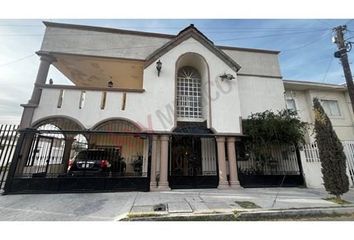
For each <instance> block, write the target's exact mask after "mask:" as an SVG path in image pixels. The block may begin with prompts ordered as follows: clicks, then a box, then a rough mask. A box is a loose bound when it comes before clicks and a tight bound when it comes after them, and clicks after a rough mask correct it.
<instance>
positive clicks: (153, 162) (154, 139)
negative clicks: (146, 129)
mask: <svg viewBox="0 0 354 240" xmlns="http://www.w3.org/2000/svg"><path fill="white" fill-rule="evenodd" d="M156 158H157V136H156V135H153V136H152V146H151V170H150V172H151V174H150V191H154V190H156V189H157V187H156V162H157V159H156Z"/></svg>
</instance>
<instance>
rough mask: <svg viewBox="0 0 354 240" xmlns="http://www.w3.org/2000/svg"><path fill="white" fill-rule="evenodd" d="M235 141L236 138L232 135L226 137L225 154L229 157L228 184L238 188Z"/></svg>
mask: <svg viewBox="0 0 354 240" xmlns="http://www.w3.org/2000/svg"><path fill="white" fill-rule="evenodd" d="M235 141H236V139H235V138H234V137H228V138H227V156H228V157H229V170H230V186H231V188H235V189H237V188H240V182H239V181H238V176H237V161H236V151H235Z"/></svg>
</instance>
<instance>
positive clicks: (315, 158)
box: [300, 141, 354, 188]
mask: <svg viewBox="0 0 354 240" xmlns="http://www.w3.org/2000/svg"><path fill="white" fill-rule="evenodd" d="M342 144H343V148H344V153H345V155H346V157H347V175H348V176H349V182H350V186H351V187H353V182H354V141H343V142H342ZM300 156H301V163H302V168H303V173H304V178H305V182H306V186H307V187H309V188H323V179H322V172H321V161H320V156H319V153H318V147H317V144H316V143H311V144H306V145H304V147H303V150H302V151H300Z"/></svg>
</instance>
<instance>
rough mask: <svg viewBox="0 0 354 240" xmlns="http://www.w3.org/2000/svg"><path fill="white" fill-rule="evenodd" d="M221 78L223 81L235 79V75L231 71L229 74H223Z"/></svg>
mask: <svg viewBox="0 0 354 240" xmlns="http://www.w3.org/2000/svg"><path fill="white" fill-rule="evenodd" d="M220 78H221V81H224V80H225V79H226V80H229V81H230V80H232V79H235V77H234V76H233V75H232V74H230V73H228V74H226V73H225V74H224V75H221V76H220Z"/></svg>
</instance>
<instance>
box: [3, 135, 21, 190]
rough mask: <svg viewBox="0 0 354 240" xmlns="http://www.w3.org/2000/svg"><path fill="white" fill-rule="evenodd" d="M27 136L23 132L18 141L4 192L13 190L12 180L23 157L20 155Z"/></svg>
mask: <svg viewBox="0 0 354 240" xmlns="http://www.w3.org/2000/svg"><path fill="white" fill-rule="evenodd" d="M25 136H26V134H25V133H21V134H20V136H19V139H18V141H17V144H16V149H15V153H14V155H13V158H12V161H11V165H10V169H9V172H8V174H7V178H6V183H5V188H4V191H5V192H4V193H5V194H6V193H8V192H10V191H11V185H12V181H13V179H14V176H15V172H16V168H17V165H18V162H19V159H20V158H22V157H23V156H21V155H20V153H21V148H22V145H23V143H24V140H25Z"/></svg>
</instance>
